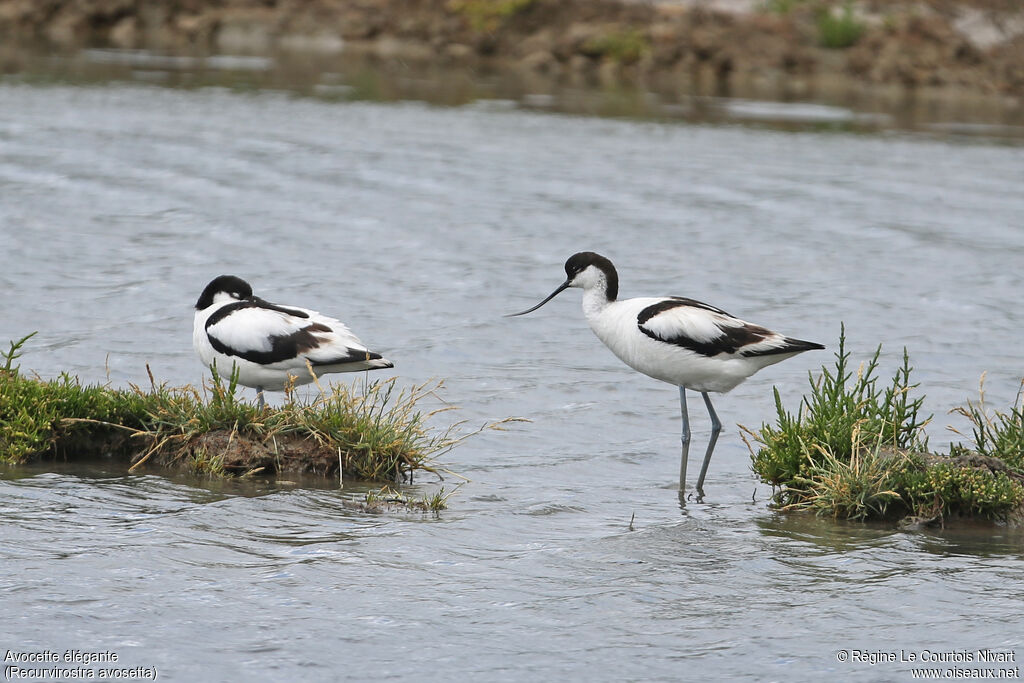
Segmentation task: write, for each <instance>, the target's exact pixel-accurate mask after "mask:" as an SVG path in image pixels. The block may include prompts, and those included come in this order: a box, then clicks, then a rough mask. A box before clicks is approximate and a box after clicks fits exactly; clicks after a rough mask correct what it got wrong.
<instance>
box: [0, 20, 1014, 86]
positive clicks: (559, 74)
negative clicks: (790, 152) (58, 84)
mask: <svg viewBox="0 0 1024 683" xmlns="http://www.w3.org/2000/svg"><path fill="white" fill-rule="evenodd" d="M0 37H3V39H4V41H5V42H6V43H8V46H10V45H11V44H15V43H25V44H27V43H34V44H39V43H42V44H44V45H46V46H48V47H49V48H53V49H65V50H66V49H77V48H81V47H116V48H125V49H147V50H156V51H163V52H172V53H200V54H210V53H230V54H268V53H275V52H314V53H319V54H335V53H342V52H345V53H348V54H363V55H371V56H373V57H376V58H380V59H384V60H392V59H402V60H409V61H415V62H427V63H438V64H467V63H476V62H480V61H487V62H500V63H501V64H503V65H511V66H513V67H514V68H516V69H518V70H520V71H523V72H527V73H531V74H538V75H543V76H545V77H547V78H551V79H555V80H559V81H570V82H578V81H580V80H584V81H590V82H595V83H598V84H604V85H608V84H616V83H621V82H628V83H639V84H641V85H644V84H647V83H649V82H658V83H661V84H662V85H663V86H664V84H665V83H669V84H671V85H672V86H673V87H675V88H677V89H679V90H685V91H691V92H692V91H711V92H716V93H721V94H727V93H729V92H732V91H741V92H750V91H751V90H759V91H765V90H775V91H778V92H781V93H784V94H789V95H793V96H797V97H799V96H801V95H802V94H805V93H807V92H811V91H814V90H816V89H819V88H821V87H822V84H823V83H826V82H828V83H835V82H836V81H839V82H842V83H844V84H845V86H846V87H857V86H858V85H872V86H892V87H896V88H900V89H916V88H942V89H951V90H954V91H957V92H963V93H967V94H972V95H979V94H983V95H987V96H996V97H1004V98H1006V97H1008V98H1010V99H1011V100H1013V101H1019V99H1020V98H1021V97H1022V96H1024V7H1022V6H1021V5H1020V3H1017V2H1013V1H1012V0H970V1H965V2H944V1H942V0H927V1H924V2H902V1H901V2H857V3H844V2H838V1H837V0H831V1H826V0H772V1H764V0H707V1H704V2H699V1H697V0H690V1H686V0H677V1H674V2H649V3H648V2H629V1H626V0H356V1H351V2H342V1H341V0H315V1H312V2H296V1H287V0H278V1H269V2H267V1H262V0H260V1H257V0H227V1H225V2H213V1H208V0H169V1H168V2H163V3H152V2H146V1H144V0H89V1H86V0H0ZM7 68H8V69H10V68H11V67H10V66H8V67H7Z"/></svg>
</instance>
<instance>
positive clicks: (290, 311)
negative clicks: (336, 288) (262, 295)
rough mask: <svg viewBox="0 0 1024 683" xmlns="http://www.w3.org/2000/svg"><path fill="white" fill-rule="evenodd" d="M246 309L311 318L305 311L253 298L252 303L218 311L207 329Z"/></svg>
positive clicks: (244, 302)
mask: <svg viewBox="0 0 1024 683" xmlns="http://www.w3.org/2000/svg"><path fill="white" fill-rule="evenodd" d="M245 308H265V309H267V310H269V311H277V312H278V313H284V314H286V315H292V316H295V317H296V318H308V317H309V314H308V313H306V312H305V311H299V310H296V309H294V308H286V307H284V306H278V305H277V304H272V303H270V302H269V301H264V300H263V299H256V298H253V299H252V300H251V301H239V302H238V303H235V304H228V305H227V306H222V307H221V308H219V309H217V312H216V313H214V314H213V315H211V316H210V317H209V318H207V320H206V329H210V328H211V327H212V326H214V325H216V324H217V323H219V322H220V321H221V320H223V319H224V318H226V317H228V316H229V315H231V314H232V313H234V312H236V311H241V310H242V309H245Z"/></svg>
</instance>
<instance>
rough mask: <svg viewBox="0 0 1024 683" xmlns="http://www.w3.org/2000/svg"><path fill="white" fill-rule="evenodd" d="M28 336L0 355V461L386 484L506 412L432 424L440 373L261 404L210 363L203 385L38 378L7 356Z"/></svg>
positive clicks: (425, 467)
mask: <svg viewBox="0 0 1024 683" xmlns="http://www.w3.org/2000/svg"><path fill="white" fill-rule="evenodd" d="M29 337H31V335H29ZM29 337H25V338H23V339H21V340H20V341H18V342H13V343H12V344H11V348H10V350H9V351H8V352H6V353H3V354H2V355H3V357H4V359H5V360H6V362H5V364H4V366H3V368H2V369H0V460H3V461H5V462H9V463H22V462H25V461H28V460H30V459H33V458H39V457H47V456H49V457H68V458H70V457H76V456H77V457H81V456H88V455H95V454H113V455H123V456H125V457H127V458H128V459H129V461H130V462H131V469H135V468H137V467H139V466H141V465H143V464H144V463H147V462H148V463H151V464H157V465H163V466H174V467H179V468H184V469H187V470H190V471H192V472H197V473H206V474H212V475H223V474H238V475H251V474H258V473H266V474H271V473H276V472H314V473H317V474H323V475H327V476H332V477H341V476H345V477H353V478H358V479H368V480H376V481H385V482H389V481H395V480H397V479H400V478H405V479H410V480H411V478H412V475H413V473H414V472H416V471H427V472H435V473H436V472H437V471H438V466H437V465H436V464H435V461H434V459H435V458H436V457H438V456H439V455H440V454H443V453H445V452H447V451H448V450H449V449H451V448H452V447H454V446H455V445H456V444H458V443H460V442H461V441H462V440H464V439H465V438H468V437H469V436H471V435H472V434H475V433H478V432H479V431H481V430H483V429H489V428H499V427H500V425H501V424H503V422H506V421H507V420H505V421H502V422H499V423H494V424H488V425H485V426H484V427H481V429H480V430H477V432H471V433H469V434H462V435H459V434H456V431H457V430H458V429H459V427H460V426H461V423H459V424H454V425H451V426H450V427H448V428H447V429H444V430H441V431H439V432H438V431H434V430H432V429H430V428H429V427H428V424H427V423H428V421H429V420H430V418H431V417H433V416H434V415H435V414H436V413H438V412H442V411H444V410H448V408H442V409H441V410H439V411H434V412H424V411H422V410H421V409H420V408H419V407H418V406H419V404H420V403H421V402H422V401H423V399H424V398H426V397H427V396H429V395H432V394H434V392H436V391H437V390H438V389H439V388H440V387H441V386H442V383H440V382H433V383H427V384H422V385H418V386H414V387H412V388H408V389H399V388H398V387H397V386H396V383H395V380H394V379H390V380H382V381H376V382H372V383H370V384H368V385H366V386H360V385H356V386H353V387H349V386H345V385H332V386H331V387H330V389H324V388H323V387H320V391H319V394H318V395H317V396H316V397H315V398H313V399H312V400H300V399H299V398H297V397H296V396H295V394H294V393H292V392H289V393H288V395H287V399H286V401H285V403H284V404H283V405H282V406H281V407H279V408H271V407H266V408H260V407H258V406H256V405H255V404H254V403H251V402H248V401H245V400H243V399H242V398H241V396H240V392H239V391H238V386H237V382H236V378H234V377H233V378H231V379H228V380H225V379H224V378H222V377H220V376H219V375H218V374H217V372H216V369H214V373H213V378H212V380H211V382H210V383H209V384H208V385H207V386H206V387H204V391H203V392H202V393H200V391H197V390H196V389H195V388H193V387H191V386H186V387H177V388H175V387H168V386H166V385H165V384H159V385H158V384H157V383H156V382H155V381H153V378H152V375H151V376H150V383H151V386H150V388H149V389H148V390H143V389H141V388H139V387H137V386H132V387H131V388H130V389H127V390H123V389H113V388H110V387H107V386H83V385H82V384H81V383H80V382H79V381H78V379H77V378H74V377H71V376H69V375H67V374H62V375H61V376H60V377H58V378H57V379H54V380H43V379H40V378H38V377H26V376H24V375H23V374H22V373H21V372H20V370H19V368H17V367H16V366H14V365H13V361H14V360H15V359H16V358H18V357H19V356H20V349H21V348H22V346H23V345H24V343H25V342H26V341H27V340H28V339H29ZM318 386H319V384H318Z"/></svg>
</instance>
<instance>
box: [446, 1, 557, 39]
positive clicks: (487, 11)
mask: <svg viewBox="0 0 1024 683" xmlns="http://www.w3.org/2000/svg"><path fill="white" fill-rule="evenodd" d="M537 1H538V0H449V1H448V4H447V8H448V9H449V10H450V11H452V12H455V13H457V14H461V15H462V16H464V17H466V19H467V20H468V21H469V25H470V26H471V27H472V28H473V30H475V31H480V32H484V33H493V32H494V31H497V30H498V29H499V28H501V26H502V24H504V23H505V22H506V21H508V20H509V19H511V18H512V17H514V16H516V15H519V14H522V13H524V12H526V11H527V10H529V9H530V8H531V7H533V6H534V5H536V4H537Z"/></svg>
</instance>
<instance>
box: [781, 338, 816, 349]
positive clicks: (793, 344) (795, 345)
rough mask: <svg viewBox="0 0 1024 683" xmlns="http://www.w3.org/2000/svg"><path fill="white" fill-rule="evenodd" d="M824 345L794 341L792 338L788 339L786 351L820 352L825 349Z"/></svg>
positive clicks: (800, 340)
mask: <svg viewBox="0 0 1024 683" xmlns="http://www.w3.org/2000/svg"><path fill="white" fill-rule="evenodd" d="M824 348H825V345H824V344H819V343H818V342H812V341H804V340H803V339H793V338H792V337H786V346H785V349H786V351H820V350H821V349H824Z"/></svg>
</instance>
